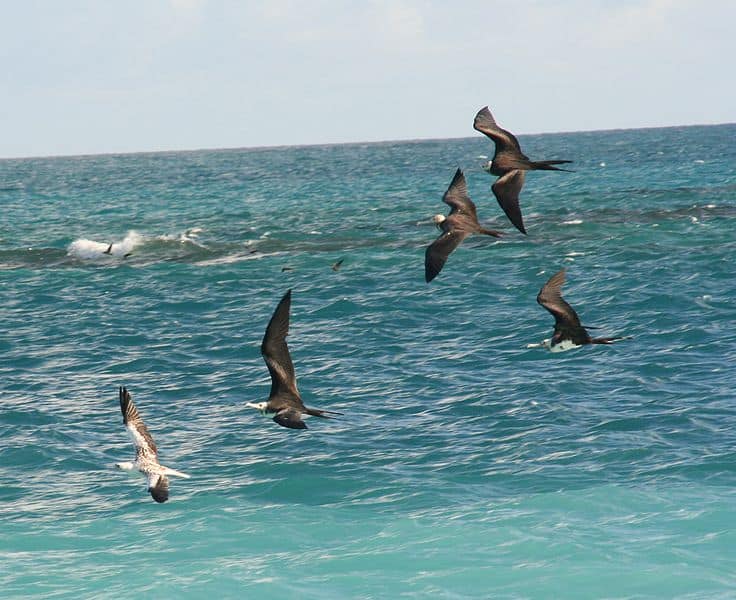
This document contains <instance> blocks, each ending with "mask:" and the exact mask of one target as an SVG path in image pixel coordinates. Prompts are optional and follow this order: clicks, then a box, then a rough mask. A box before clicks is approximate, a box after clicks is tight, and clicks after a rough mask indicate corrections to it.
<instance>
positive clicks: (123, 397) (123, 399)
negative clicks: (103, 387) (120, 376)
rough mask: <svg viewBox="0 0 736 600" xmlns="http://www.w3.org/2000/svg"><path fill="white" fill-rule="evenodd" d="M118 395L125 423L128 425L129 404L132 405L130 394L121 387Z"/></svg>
mask: <svg viewBox="0 0 736 600" xmlns="http://www.w3.org/2000/svg"><path fill="white" fill-rule="evenodd" d="M118 393H119V397H120V412H122V413H123V423H127V422H128V420H127V419H128V418H127V412H128V404H130V394H129V393H128V389H127V388H126V387H125V386H123V385H121V386H120V388H119V390H118Z"/></svg>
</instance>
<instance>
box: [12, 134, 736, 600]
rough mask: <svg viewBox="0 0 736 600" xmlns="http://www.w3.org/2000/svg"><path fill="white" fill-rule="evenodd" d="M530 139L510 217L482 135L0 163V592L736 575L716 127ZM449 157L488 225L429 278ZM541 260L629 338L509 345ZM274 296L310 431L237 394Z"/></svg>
mask: <svg viewBox="0 0 736 600" xmlns="http://www.w3.org/2000/svg"><path fill="white" fill-rule="evenodd" d="M520 140H521V143H522V146H523V148H524V150H525V152H526V154H528V155H529V156H531V157H532V158H569V159H572V160H574V161H575V162H574V164H573V168H574V169H575V172H573V173H544V172H535V173H531V174H529V175H528V177H527V182H526V185H525V187H524V190H523V192H522V196H521V206H522V210H523V212H524V215H525V223H526V226H527V230H528V232H529V235H528V236H527V237H525V236H523V235H521V234H519V233H518V232H516V231H515V230H514V228H513V227H512V226H511V224H510V223H509V222H508V221H507V220H506V218H505V216H504V215H503V213H502V212H501V210H500V209H499V207H498V205H497V204H496V201H495V199H494V198H493V196H492V195H491V193H490V184H491V183H492V181H493V179H491V178H490V177H489V176H488V175H487V174H486V173H484V172H483V171H482V170H481V169H480V166H479V165H480V160H479V159H478V158H477V157H478V156H479V155H481V154H492V147H491V144H490V143H489V142H488V140H487V139H485V138H484V137H483V136H480V135H478V136H475V137H473V138H468V139H460V140H437V141H424V142H397V143H384V144H366V145H344V146H324V147H302V148H273V149H259V150H227V151H200V152H178V153H163V154H137V155H120V156H86V157H71V158H38V159H22V160H20V159H19V160H3V161H0V210H1V211H2V213H1V214H2V217H1V219H0V269H1V272H0V274H1V277H2V285H1V287H0V325H1V327H2V328H1V330H0V374H1V375H2V386H0V590H1V591H0V596H2V597H3V598H30V597H33V598H42V597H43V598H57V597H58V598H61V597H94V598H132V597H154V596H155V597H171V598H174V597H176V598H202V597H206V596H212V595H215V594H216V595H219V596H220V597H223V598H231V597H232V598H235V597H241V598H242V597H247V598H315V599H345V598H381V599H382V598H400V597H401V598H448V599H449V598H452V599H464V598H494V599H495V598H503V599H511V598H514V599H516V598H540V599H544V598H567V599H570V598H667V599H669V598H688V599H691V598H708V599H712V598H733V597H735V596H736V558H735V557H734V552H733V550H734V547H736V530H735V529H734V522H736V401H735V399H734V392H733V390H734V381H735V377H736V366H735V365H736V327H735V326H736V306H735V305H734V297H736V278H735V277H734V265H735V264H736V240H735V238H734V230H735V229H736V171H735V169H734V166H735V165H736V144H734V141H735V140H736V125H723V126H712V127H683V128H668V129H650V130H632V131H610V132H591V133H572V134H557V135H540V136H522V137H521V138H520ZM458 166H460V167H462V168H464V169H465V171H466V176H467V179H468V187H469V191H470V195H471V197H472V198H473V199H474V201H475V203H476V205H477V206H478V213H479V216H480V218H481V220H482V221H483V222H484V223H485V224H486V226H488V227H492V228H495V229H503V230H504V231H505V232H506V235H505V236H504V237H503V238H502V239H500V240H495V239H493V238H487V237H477V238H469V239H468V240H466V241H465V243H464V244H463V245H462V246H461V247H460V248H458V249H457V250H456V251H455V253H453V255H452V256H451V257H450V259H449V260H448V262H447V264H446V265H445V268H444V270H443V271H442V273H441V274H440V275H439V276H438V277H437V279H435V280H434V281H433V282H432V283H431V284H429V285H427V284H426V283H425V282H424V267H423V261H424V250H425V248H426V246H427V244H428V243H429V242H431V241H432V240H433V239H434V238H435V237H436V235H437V231H436V230H435V229H434V227H433V225H432V224H431V222H430V217H431V216H432V215H433V214H435V213H438V212H446V211H447V208H448V207H447V206H445V205H444V204H443V203H442V201H441V198H442V194H443V193H444V191H445V189H446V188H447V185H448V184H449V182H450V180H451V178H452V175H453V173H454V171H455V169H456V168H457V167H458ZM110 242H115V245H114V251H113V255H112V256H106V255H104V254H102V251H103V250H104V249H105V248H106V247H107V245H108V244H109V243H110ZM253 250H257V252H252V251H253ZM127 252H131V254H130V256H128V257H127V258H123V255H124V254H125V253H127ZM340 258H344V263H343V265H342V268H341V269H340V270H339V271H337V272H333V271H332V270H331V268H330V266H331V265H332V264H333V263H334V262H335V261H336V260H338V259H340ZM563 266H565V267H567V284H566V286H565V289H564V294H565V298H566V299H567V300H568V301H569V302H570V303H571V304H572V305H573V306H574V307H575V308H576V309H577V311H578V313H579V314H580V315H581V318H582V320H583V322H584V323H586V324H588V325H595V326H598V327H600V328H601V329H600V330H595V334H596V335H628V336H632V339H629V340H625V341H623V342H620V343H618V344H616V345H613V346H595V347H585V348H581V349H578V350H574V351H571V352H566V353H563V354H551V353H548V352H546V351H544V350H540V349H528V348H526V345H527V344H529V343H532V342H538V341H540V340H541V339H542V338H544V337H549V336H550V334H551V332H552V325H553V320H552V317H551V316H550V315H549V314H548V313H547V312H546V311H544V310H543V309H542V308H541V307H540V306H538V305H537V303H536V301H535V297H536V294H537V292H538V291H539V288H540V287H541V285H542V284H543V283H544V282H545V281H546V280H547V279H548V278H549V276H551V275H552V274H553V273H554V272H556V271H557V270H558V269H560V268H561V267H563ZM284 267H288V268H290V269H291V270H285V271H282V269H283V268H284ZM289 288H292V289H293V299H292V314H291V330H290V337H289V344H290V347H291V352H292V357H293V359H294V363H295V366H296V372H297V376H298V380H299V387H300V390H301V392H302V396H303V398H304V400H305V403H306V404H307V405H311V406H316V407H321V408H327V409H332V410H337V411H340V412H342V413H344V416H343V417H340V418H338V419H335V420H330V421H326V420H320V419H310V420H309V421H308V425H309V427H310V428H309V429H308V430H306V431H293V430H287V429H284V428H281V427H279V426H278V425H276V424H275V423H274V422H273V421H271V420H270V419H269V418H266V417H263V416H261V415H260V414H258V413H257V412H255V411H252V410H247V409H246V408H245V407H244V403H245V402H248V401H251V402H257V401H261V400H263V399H265V397H266V396H267V394H268V391H269V385H270V380H269V377H268V371H267V369H266V366H265V364H264V363H263V360H262V358H261V356H260V350H259V349H260V343H261V338H262V336H263V333H264V330H265V326H266V324H267V323H268V320H269V318H270V316H271V314H272V312H273V310H274V308H275V306H276V303H277V302H278V300H279V299H280V297H281V296H282V295H283V293H284V292H285V291H286V290H287V289H289ZM119 385H126V386H127V387H128V388H129V390H130V391H131V392H132V394H133V397H134V399H135V401H136V403H137V405H138V408H139V410H140V412H141V414H142V416H143V418H144V419H145V421H146V422H147V424H148V427H149V429H150V430H151V432H152V434H153V436H154V438H155V439H156V442H157V444H158V448H159V454H160V458H161V461H162V462H163V463H165V464H167V465H169V466H171V467H173V468H175V469H179V470H182V471H185V472H187V473H189V474H191V476H192V478H191V479H189V480H174V481H173V482H172V487H171V498H170V500H169V502H167V503H165V504H156V503H155V502H153V501H152V499H151V497H150V496H149V495H148V494H147V493H146V488H145V481H144V479H143V478H142V477H140V476H138V475H135V476H131V475H128V474H126V473H123V472H122V471H119V470H117V469H115V468H114V466H113V465H114V463H115V462H116V461H122V460H132V459H133V445H132V444H131V442H130V440H129V438H128V437H127V434H126V432H125V429H124V427H123V424H122V418H121V415H120V410H119V406H118V399H117V389H118V386H119Z"/></svg>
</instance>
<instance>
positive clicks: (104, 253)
mask: <svg viewBox="0 0 736 600" xmlns="http://www.w3.org/2000/svg"><path fill="white" fill-rule="evenodd" d="M142 242H143V236H141V235H140V234H139V233H137V232H135V231H132V230H131V231H129V232H128V233H127V234H126V236H125V237H124V238H123V239H122V240H120V241H113V242H96V241H95V240H89V239H87V238H80V239H78V240H74V241H73V242H72V243H71V244H69V247H68V248H67V255H69V256H73V257H75V258H82V259H84V260H95V259H100V258H110V257H117V258H123V257H125V256H126V255H127V254H130V253H131V252H132V251H133V249H134V248H135V247H136V246H139V245H140V244H141V243H142ZM108 249H109V252H108Z"/></svg>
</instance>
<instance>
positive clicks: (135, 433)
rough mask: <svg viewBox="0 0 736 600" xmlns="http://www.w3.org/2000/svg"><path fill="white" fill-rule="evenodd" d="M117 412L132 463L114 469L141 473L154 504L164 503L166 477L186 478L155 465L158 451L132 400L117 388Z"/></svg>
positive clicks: (186, 476) (167, 492) (124, 391)
mask: <svg viewBox="0 0 736 600" xmlns="http://www.w3.org/2000/svg"><path fill="white" fill-rule="evenodd" d="M120 410H121V411H122V413H123V423H125V428H126V429H127V430H128V433H129V434H130V436H131V437H132V438H133V443H134V444H135V461H133V462H120V463H115V466H116V467H117V468H118V469H123V470H125V471H134V470H137V471H138V472H139V473H143V475H145V476H146V479H147V481H148V491H149V493H150V494H151V497H152V498H153V499H154V500H155V501H156V502H166V501H167V500H168V499H169V478H168V477H167V475H173V476H175V477H183V478H184V479H189V475H187V474H186V473H181V472H180V471H175V470H174V469H170V468H169V467H165V466H164V465H162V464H160V463H159V462H158V456H157V454H158V451H157V449H156V444H155V443H154V441H153V437H152V436H151V434H150V433H149V431H148V428H147V427H146V425H145V423H144V422H143V419H142V418H141V416H140V414H138V409H136V407H135V404H133V398H132V397H131V395H130V392H128V390H127V389H126V388H125V387H120Z"/></svg>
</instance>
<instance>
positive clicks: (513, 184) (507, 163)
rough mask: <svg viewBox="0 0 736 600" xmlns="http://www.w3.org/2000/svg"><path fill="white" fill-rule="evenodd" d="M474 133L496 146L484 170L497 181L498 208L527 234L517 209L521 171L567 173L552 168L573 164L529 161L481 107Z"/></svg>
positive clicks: (476, 116) (522, 176) (521, 179)
mask: <svg viewBox="0 0 736 600" xmlns="http://www.w3.org/2000/svg"><path fill="white" fill-rule="evenodd" d="M473 129H475V130H476V131H480V132H481V133H484V134H485V135H487V136H488V137H489V138H491V140H493V142H494V143H495V144H496V152H495V154H494V155H493V159H492V160H489V161H488V162H487V163H486V164H485V165H484V166H483V169H484V170H485V171H488V172H489V173H490V174H491V175H497V176H498V179H497V180H496V182H495V183H494V184H493V186H491V189H492V190H493V194H494V195H495V196H496V200H498V204H499V205H500V206H501V208H502V209H503V212H504V213H506V216H507V217H508V218H509V221H511V222H512V223H513V225H514V227H516V228H517V229H518V230H519V231H521V233H524V234H526V228H525V227H524V222H523V220H522V218H521V209H520V208H519V193H520V192H521V188H522V186H523V185H524V171H566V170H567V169H560V168H559V167H555V166H554V165H561V164H565V163H569V162H572V161H570V160H540V161H531V160H529V157H528V156H526V155H525V154H524V153H523V152H522V151H521V146H520V145H519V140H517V139H516V136H514V134H513V133H511V132H510V131H506V130H505V129H502V128H501V127H499V126H498V124H497V123H496V120H495V119H494V118H493V115H492V114H491V111H490V110H488V107H487V106H484V107H483V108H481V109H480V110H479V111H478V114H476V115H475V120H474V121H473Z"/></svg>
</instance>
